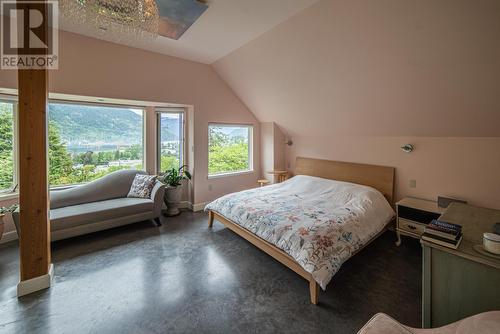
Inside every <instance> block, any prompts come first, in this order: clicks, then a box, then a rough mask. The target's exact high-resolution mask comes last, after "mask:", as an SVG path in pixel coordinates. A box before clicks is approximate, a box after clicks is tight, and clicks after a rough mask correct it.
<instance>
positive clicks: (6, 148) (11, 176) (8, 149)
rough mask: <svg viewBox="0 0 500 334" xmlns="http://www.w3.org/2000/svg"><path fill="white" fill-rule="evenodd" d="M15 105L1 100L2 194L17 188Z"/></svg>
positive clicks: (0, 157) (0, 173)
mask: <svg viewBox="0 0 500 334" xmlns="http://www.w3.org/2000/svg"><path fill="white" fill-rule="evenodd" d="M14 128H15V127H14V103H12V102H9V101H4V100H0V192H4V191H8V190H11V189H12V188H14V186H15V182H16V181H15V163H14Z"/></svg>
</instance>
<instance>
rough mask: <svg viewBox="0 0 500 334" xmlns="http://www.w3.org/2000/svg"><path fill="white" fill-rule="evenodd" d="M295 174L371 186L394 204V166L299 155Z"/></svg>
mask: <svg viewBox="0 0 500 334" xmlns="http://www.w3.org/2000/svg"><path fill="white" fill-rule="evenodd" d="M295 175H310V176H317V177H322V178H324V179H331V180H337V181H344V182H351V183H357V184H362V185H365V186H370V187H372V188H375V189H377V190H378V191H380V192H381V193H382V194H383V195H384V196H385V198H387V200H388V201H389V203H390V204H393V200H394V168H393V167H385V166H376V165H365V164H357V163H351V162H341V161H332V160H321V159H311V158H301V157H297V160H296V162H295Z"/></svg>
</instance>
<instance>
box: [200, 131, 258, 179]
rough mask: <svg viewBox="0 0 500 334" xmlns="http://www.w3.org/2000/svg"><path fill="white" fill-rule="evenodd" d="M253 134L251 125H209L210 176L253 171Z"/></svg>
mask: <svg viewBox="0 0 500 334" xmlns="http://www.w3.org/2000/svg"><path fill="white" fill-rule="evenodd" d="M252 132H253V128H252V126H250V125H226V124H209V126H208V175H209V176H218V175H224V174H233V173H241V172H247V171H251V170H253V161H252V160H253V159H252Z"/></svg>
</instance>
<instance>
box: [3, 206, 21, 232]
mask: <svg viewBox="0 0 500 334" xmlns="http://www.w3.org/2000/svg"><path fill="white" fill-rule="evenodd" d="M18 207H19V205H17V204H14V205H11V206H9V207H4V206H2V207H0V239H2V236H3V230H4V221H3V218H4V217H5V214H6V213H12V212H14V211H16V210H17V208H18Z"/></svg>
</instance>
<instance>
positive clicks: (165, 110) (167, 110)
mask: <svg viewBox="0 0 500 334" xmlns="http://www.w3.org/2000/svg"><path fill="white" fill-rule="evenodd" d="M155 113H156V174H158V175H160V174H161V173H163V172H164V171H162V170H161V142H160V140H161V114H179V115H182V122H181V123H180V124H179V133H182V136H181V138H179V141H180V144H179V151H180V159H179V168H180V167H182V166H184V165H185V164H186V151H185V150H186V109H185V108H182V107H178V108H175V107H156V108H155Z"/></svg>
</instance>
